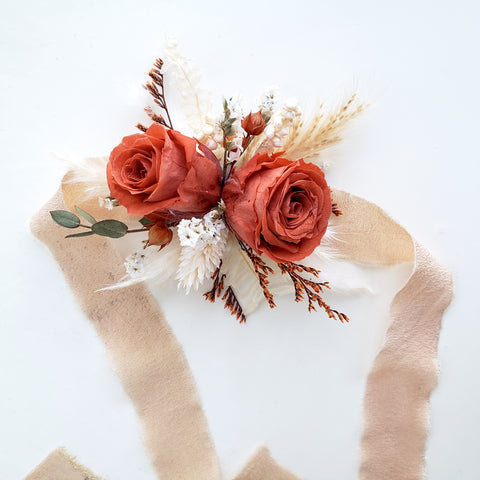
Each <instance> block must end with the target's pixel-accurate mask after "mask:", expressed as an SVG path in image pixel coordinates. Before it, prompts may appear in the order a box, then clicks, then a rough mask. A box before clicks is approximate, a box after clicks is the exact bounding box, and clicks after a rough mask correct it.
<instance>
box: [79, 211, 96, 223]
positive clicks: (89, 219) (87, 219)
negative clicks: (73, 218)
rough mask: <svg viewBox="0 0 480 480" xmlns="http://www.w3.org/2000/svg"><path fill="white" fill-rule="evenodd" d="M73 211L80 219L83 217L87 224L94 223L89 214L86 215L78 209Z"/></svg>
mask: <svg viewBox="0 0 480 480" xmlns="http://www.w3.org/2000/svg"><path fill="white" fill-rule="evenodd" d="M75 211H76V212H77V213H78V214H79V215H80V216H81V217H83V218H84V219H85V220H86V221H87V222H89V223H95V222H96V220H95V219H94V218H93V217H92V216H91V215H90V214H89V213H87V212H86V211H85V210H82V209H81V208H80V207H75Z"/></svg>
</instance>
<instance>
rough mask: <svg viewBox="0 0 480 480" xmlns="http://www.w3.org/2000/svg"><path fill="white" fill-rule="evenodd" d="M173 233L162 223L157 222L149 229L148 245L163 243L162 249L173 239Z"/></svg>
mask: <svg viewBox="0 0 480 480" xmlns="http://www.w3.org/2000/svg"><path fill="white" fill-rule="evenodd" d="M172 237H173V233H172V231H171V230H170V229H169V228H168V227H167V225H166V224H165V223H164V222H162V223H156V224H155V225H153V227H150V229H149V230H148V246H150V245H161V247H160V250H161V249H162V248H163V247H165V246H167V245H168V244H169V243H170V242H171V241H172Z"/></svg>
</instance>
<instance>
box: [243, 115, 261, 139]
mask: <svg viewBox="0 0 480 480" xmlns="http://www.w3.org/2000/svg"><path fill="white" fill-rule="evenodd" d="M242 128H243V129H244V130H245V131H246V132H247V133H248V134H249V135H260V134H261V133H262V132H263V131H264V130H265V120H264V119H263V117H262V114H261V113H260V112H256V113H249V114H248V115H247V116H246V117H244V119H243V120H242Z"/></svg>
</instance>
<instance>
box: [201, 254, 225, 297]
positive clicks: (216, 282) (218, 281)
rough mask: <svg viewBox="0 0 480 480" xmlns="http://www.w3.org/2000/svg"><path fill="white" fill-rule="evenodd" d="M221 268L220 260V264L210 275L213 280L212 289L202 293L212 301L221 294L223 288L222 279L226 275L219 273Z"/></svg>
mask: <svg viewBox="0 0 480 480" xmlns="http://www.w3.org/2000/svg"><path fill="white" fill-rule="evenodd" d="M221 268H222V262H220V265H219V266H218V268H217V269H216V270H215V272H213V275H212V277H211V278H212V280H213V287H212V289H211V290H209V291H208V292H206V293H204V294H203V296H204V297H205V298H206V299H207V300H209V301H210V302H212V303H214V302H215V298H216V297H219V296H220V295H221V294H222V291H223V288H224V280H225V277H226V275H225V274H220V270H221Z"/></svg>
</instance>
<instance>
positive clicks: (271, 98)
mask: <svg viewBox="0 0 480 480" xmlns="http://www.w3.org/2000/svg"><path fill="white" fill-rule="evenodd" d="M278 88H279V87H278V85H270V86H269V87H266V88H265V90H264V91H263V93H262V95H261V96H260V98H259V99H258V110H260V111H261V112H262V114H263V115H264V117H271V116H272V115H273V111H274V109H275V104H276V92H277V90H278Z"/></svg>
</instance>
